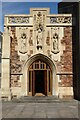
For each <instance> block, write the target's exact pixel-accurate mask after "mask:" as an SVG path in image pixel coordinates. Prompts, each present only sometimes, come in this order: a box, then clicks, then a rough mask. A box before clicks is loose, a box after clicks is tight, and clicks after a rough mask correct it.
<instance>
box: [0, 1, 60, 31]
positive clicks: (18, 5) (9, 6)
mask: <svg viewBox="0 0 80 120" xmlns="http://www.w3.org/2000/svg"><path fill="white" fill-rule="evenodd" d="M3 1H4V2H1V4H0V11H1V9H2V11H1V12H0V16H1V17H0V24H1V26H0V31H2V32H3V24H4V21H3V19H4V15H6V14H29V12H30V11H29V10H30V8H31V7H33V8H34V7H40V8H41V7H47V8H50V13H51V14H57V13H58V6H57V5H58V2H60V1H61V0H57V2H49V0H47V1H48V2H25V0H24V2H20V0H19V2H9V0H3ZM5 1H8V2H5ZM13 1H16V0H13ZM21 1H22V0H21ZM39 1H42V0H39ZM1 5H2V8H1Z"/></svg>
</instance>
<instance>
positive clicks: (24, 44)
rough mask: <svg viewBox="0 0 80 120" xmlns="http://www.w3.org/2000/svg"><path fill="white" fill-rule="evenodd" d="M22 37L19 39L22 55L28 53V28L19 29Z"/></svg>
mask: <svg viewBox="0 0 80 120" xmlns="http://www.w3.org/2000/svg"><path fill="white" fill-rule="evenodd" d="M19 32H20V37H19V52H20V53H22V54H25V53H27V39H28V37H27V28H25V27H23V28H19Z"/></svg>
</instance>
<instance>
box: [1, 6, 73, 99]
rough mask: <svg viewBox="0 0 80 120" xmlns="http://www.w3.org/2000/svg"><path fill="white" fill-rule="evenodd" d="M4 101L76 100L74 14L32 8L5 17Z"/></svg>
mask: <svg viewBox="0 0 80 120" xmlns="http://www.w3.org/2000/svg"><path fill="white" fill-rule="evenodd" d="M1 68H2V77H1V90H2V99H7V100H11V99H12V98H14V97H16V98H20V97H22V96H56V97H58V98H73V97H74V93H73V68H72V15H71V14H50V9H49V8H31V9H30V14H12V15H5V17H4V32H3V43H2V67H1Z"/></svg>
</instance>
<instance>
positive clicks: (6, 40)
mask: <svg viewBox="0 0 80 120" xmlns="http://www.w3.org/2000/svg"><path fill="white" fill-rule="evenodd" d="M1 90H2V97H4V98H5V99H6V98H7V99H8V100H10V99H11V93H10V34H9V29H8V28H7V27H5V31H4V33H3V43H2V80H1Z"/></svg>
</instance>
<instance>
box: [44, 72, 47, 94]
mask: <svg viewBox="0 0 80 120" xmlns="http://www.w3.org/2000/svg"><path fill="white" fill-rule="evenodd" d="M44 93H45V95H47V70H44Z"/></svg>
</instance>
